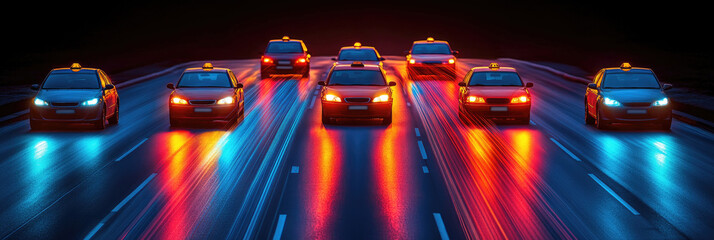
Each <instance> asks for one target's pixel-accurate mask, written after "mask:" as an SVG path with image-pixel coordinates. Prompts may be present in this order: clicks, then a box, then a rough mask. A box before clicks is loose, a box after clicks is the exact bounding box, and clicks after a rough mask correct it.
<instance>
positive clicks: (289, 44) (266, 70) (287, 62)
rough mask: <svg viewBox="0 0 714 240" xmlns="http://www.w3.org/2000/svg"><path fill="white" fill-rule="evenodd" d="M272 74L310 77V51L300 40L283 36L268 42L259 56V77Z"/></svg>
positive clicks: (268, 76)
mask: <svg viewBox="0 0 714 240" xmlns="http://www.w3.org/2000/svg"><path fill="white" fill-rule="evenodd" d="M272 75H300V76H301V77H303V78H309V77H310V53H309V52H308V51H307V47H306V46H305V43H304V42H303V41H302V40H297V39H290V37H288V36H284V37H283V38H282V39H274V40H270V42H268V47H266V48H265V53H263V56H262V57H261V58H260V77H261V79H265V78H270V77H271V76H272Z"/></svg>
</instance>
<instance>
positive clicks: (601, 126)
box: [595, 108, 610, 130]
mask: <svg viewBox="0 0 714 240" xmlns="http://www.w3.org/2000/svg"><path fill="white" fill-rule="evenodd" d="M600 115H601V114H600V108H598V109H597V117H596V118H595V127H596V128H597V129H601V130H602V129H607V128H608V127H609V126H610V123H609V122H607V121H605V120H601V116H600Z"/></svg>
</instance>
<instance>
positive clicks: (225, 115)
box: [166, 63, 244, 126]
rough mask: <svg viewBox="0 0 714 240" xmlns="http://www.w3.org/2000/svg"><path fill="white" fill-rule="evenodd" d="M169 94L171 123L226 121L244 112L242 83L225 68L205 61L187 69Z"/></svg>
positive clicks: (171, 85)
mask: <svg viewBox="0 0 714 240" xmlns="http://www.w3.org/2000/svg"><path fill="white" fill-rule="evenodd" d="M166 87H167V88H169V89H173V92H171V95H170V96H169V119H170V122H171V126H177V125H180V124H182V123H189V122H219V123H221V122H222V123H229V122H232V121H235V120H236V119H238V117H240V116H242V115H243V113H244V96H243V84H241V83H239V82H238V80H237V79H236V77H235V75H234V74H233V72H232V71H231V70H230V69H227V68H214V67H213V65H212V64H211V63H206V64H204V65H203V67H201V68H188V69H186V70H185V71H184V72H183V74H181V77H180V78H179V81H178V83H177V84H176V85H175V86H174V84H173V83H169V84H167V85H166Z"/></svg>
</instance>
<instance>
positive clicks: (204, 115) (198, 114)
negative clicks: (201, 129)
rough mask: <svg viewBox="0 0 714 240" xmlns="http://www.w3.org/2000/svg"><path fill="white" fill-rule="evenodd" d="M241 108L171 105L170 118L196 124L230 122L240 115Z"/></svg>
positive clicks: (233, 106)
mask: <svg viewBox="0 0 714 240" xmlns="http://www.w3.org/2000/svg"><path fill="white" fill-rule="evenodd" d="M239 104H242V103H239ZM237 109H239V106H238V107H237V106H236V105H235V104H233V105H215V104H214V105H173V104H171V105H169V117H170V118H171V119H173V120H180V121H196V122H228V121H230V120H232V119H233V118H234V117H235V116H236V114H238V110H237Z"/></svg>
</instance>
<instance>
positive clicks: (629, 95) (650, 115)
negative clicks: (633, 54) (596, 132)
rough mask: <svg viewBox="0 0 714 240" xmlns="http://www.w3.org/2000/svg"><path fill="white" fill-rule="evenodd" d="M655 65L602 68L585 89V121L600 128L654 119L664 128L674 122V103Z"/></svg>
mask: <svg viewBox="0 0 714 240" xmlns="http://www.w3.org/2000/svg"><path fill="white" fill-rule="evenodd" d="M671 88H672V85H671V84H668V83H661V82H660V81H659V79H658V78H657V76H656V75H655V74H654V72H653V71H652V69H649V68H639V67H632V65H630V63H622V64H621V65H620V67H613V68H604V69H601V70H600V71H599V72H598V73H597V74H596V75H595V77H594V78H593V82H592V83H589V84H588V85H587V88H586V90H585V123H586V124H594V125H595V127H596V128H598V129H604V128H607V127H609V126H610V125H611V124H613V123H633V124H642V123H654V124H656V125H658V127H659V128H660V129H662V130H669V129H670V127H671V126H672V106H671V104H670V103H669V102H670V101H669V98H667V95H666V94H665V92H664V91H665V90H668V89H671Z"/></svg>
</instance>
